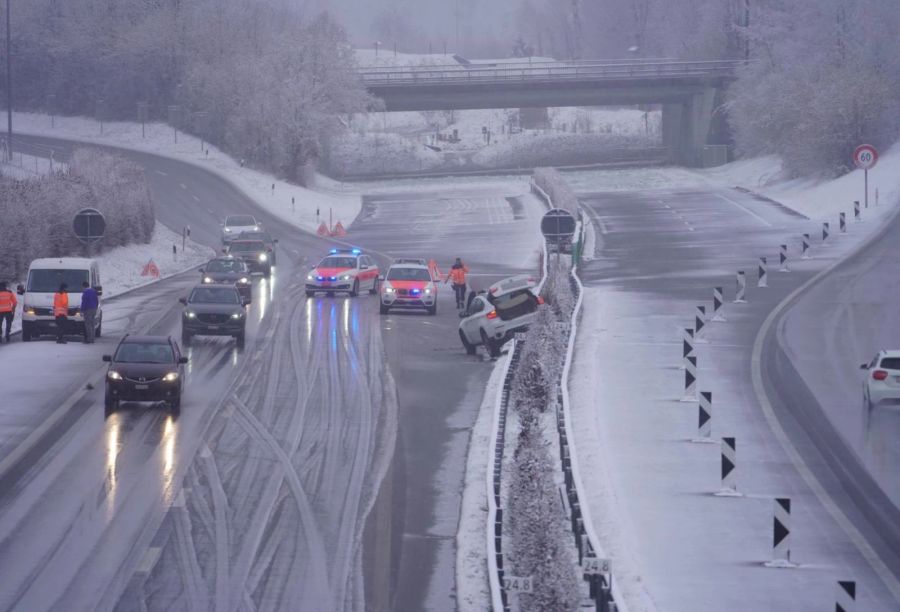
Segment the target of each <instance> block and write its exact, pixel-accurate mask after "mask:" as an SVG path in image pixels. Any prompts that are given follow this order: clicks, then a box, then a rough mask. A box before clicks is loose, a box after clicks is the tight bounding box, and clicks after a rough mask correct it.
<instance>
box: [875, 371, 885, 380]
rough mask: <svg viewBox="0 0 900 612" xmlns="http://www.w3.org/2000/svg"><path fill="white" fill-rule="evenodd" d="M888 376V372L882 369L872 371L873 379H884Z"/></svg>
mask: <svg viewBox="0 0 900 612" xmlns="http://www.w3.org/2000/svg"><path fill="white" fill-rule="evenodd" d="M887 377H888V373H887V372H885V371H884V370H875V371H874V372H872V378H874V379H875V380H886V379H887Z"/></svg>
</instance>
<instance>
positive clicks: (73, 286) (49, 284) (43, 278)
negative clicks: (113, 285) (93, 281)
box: [28, 269, 91, 293]
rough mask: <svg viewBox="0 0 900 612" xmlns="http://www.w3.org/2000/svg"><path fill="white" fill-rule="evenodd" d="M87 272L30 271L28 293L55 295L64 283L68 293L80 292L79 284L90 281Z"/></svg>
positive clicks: (89, 275) (61, 270)
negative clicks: (67, 287)
mask: <svg viewBox="0 0 900 612" xmlns="http://www.w3.org/2000/svg"><path fill="white" fill-rule="evenodd" d="M90 278H91V274H90V272H89V271H88V270H63V269H60V270H46V269H43V270H32V271H31V272H29V273H28V291H33V292H35V293H55V292H56V291H59V286H60V285H61V284H62V283H66V284H67V285H68V286H69V289H68V290H69V291H72V292H75V293H77V292H79V291H81V284H82V283H84V282H88V281H90Z"/></svg>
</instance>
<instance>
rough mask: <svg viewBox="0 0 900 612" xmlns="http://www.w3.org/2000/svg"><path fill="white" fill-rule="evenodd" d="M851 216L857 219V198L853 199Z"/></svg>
mask: <svg viewBox="0 0 900 612" xmlns="http://www.w3.org/2000/svg"><path fill="white" fill-rule="evenodd" d="M853 218H854V219H856V220H857V221H859V200H853Z"/></svg>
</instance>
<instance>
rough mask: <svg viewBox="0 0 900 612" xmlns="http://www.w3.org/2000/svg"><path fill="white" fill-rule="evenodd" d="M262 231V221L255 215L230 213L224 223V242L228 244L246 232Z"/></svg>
mask: <svg viewBox="0 0 900 612" xmlns="http://www.w3.org/2000/svg"><path fill="white" fill-rule="evenodd" d="M259 231H262V223H259V222H257V221H256V218H254V217H253V215H228V216H227V217H225V222H224V223H223V224H222V244H228V243H229V242H231V241H232V240H235V239H237V237H238V236H240V235H241V234H242V233H244V232H259Z"/></svg>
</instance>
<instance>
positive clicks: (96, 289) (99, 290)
mask: <svg viewBox="0 0 900 612" xmlns="http://www.w3.org/2000/svg"><path fill="white" fill-rule="evenodd" d="M94 290H95V291H96V292H97V295H103V285H97V286H96V287H94Z"/></svg>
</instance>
